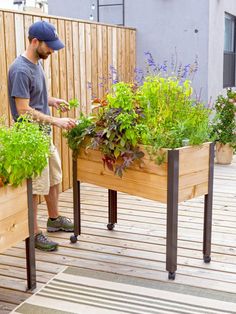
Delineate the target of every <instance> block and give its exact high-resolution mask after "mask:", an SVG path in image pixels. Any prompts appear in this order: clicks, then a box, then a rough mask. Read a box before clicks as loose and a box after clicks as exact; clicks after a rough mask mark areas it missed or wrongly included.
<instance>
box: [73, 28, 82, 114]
mask: <svg viewBox="0 0 236 314" xmlns="http://www.w3.org/2000/svg"><path fill="white" fill-rule="evenodd" d="M72 40H73V68H74V96H75V98H76V99H78V100H79V102H80V103H81V92H80V57H79V23H78V22H72ZM79 114H80V108H76V110H75V117H79Z"/></svg>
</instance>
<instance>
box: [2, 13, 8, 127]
mask: <svg viewBox="0 0 236 314" xmlns="http://www.w3.org/2000/svg"><path fill="white" fill-rule="evenodd" d="M4 33H5V26H4V16H3V12H0V53H1V58H0V82H1V84H0V116H3V115H4V118H6V123H7V124H8V123H9V116H10V110H9V104H8V93H7V64H6V43H5V35H4Z"/></svg>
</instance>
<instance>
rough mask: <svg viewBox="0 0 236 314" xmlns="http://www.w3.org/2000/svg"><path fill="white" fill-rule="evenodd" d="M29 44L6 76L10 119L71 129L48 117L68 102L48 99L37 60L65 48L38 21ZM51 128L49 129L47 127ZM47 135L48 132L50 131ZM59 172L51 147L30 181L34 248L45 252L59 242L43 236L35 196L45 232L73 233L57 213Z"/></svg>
mask: <svg viewBox="0 0 236 314" xmlns="http://www.w3.org/2000/svg"><path fill="white" fill-rule="evenodd" d="M28 39H29V45H28V47H27V49H26V51H25V52H24V53H23V54H22V55H20V56H19V57H17V58H16V60H15V61H14V62H13V64H12V65H11V66H10V69H9V73H8V93H9V100H10V107H11V113H12V116H13V119H14V120H16V119H17V118H18V117H19V115H22V114H26V113H27V114H30V116H32V118H33V119H34V120H36V121H38V122H39V123H42V124H47V125H54V126H56V127H59V128H61V129H66V130H69V129H71V128H73V127H74V126H75V125H76V124H75V120H73V119H71V118H58V117H52V116H51V115H50V110H49V106H52V107H55V108H58V107H59V106H60V108H61V104H64V106H62V108H63V111H65V110H67V109H68V103H67V102H66V101H64V100H62V99H58V98H53V97H48V94H47V87H46V81H45V75H44V72H43V68H42V65H41V61H40V59H47V58H48V56H50V55H51V54H52V53H53V52H54V51H55V50H59V49H62V48H64V44H63V43H62V42H61V40H60V39H59V38H58V35H57V32H56V29H55V27H54V26H53V25H52V24H50V23H48V22H45V21H38V22H36V23H34V24H32V25H31V26H30V28H29V37H28ZM49 129H50V128H49ZM49 132H50V131H49ZM61 179H62V173H61V165H60V159H59V155H58V152H57V150H56V148H55V146H54V145H53V144H51V156H50V158H49V162H48V166H47V167H46V168H45V169H44V170H43V172H42V174H41V176H40V177H37V178H36V179H33V208H34V216H35V219H34V220H35V247H37V248H38V249H41V250H44V251H54V250H56V249H57V247H58V243H56V242H54V241H51V240H50V239H49V238H47V236H46V235H44V234H43V233H42V232H41V231H40V230H39V227H38V223H37V199H38V198H37V195H44V196H45V200H46V203H47V208H48V215H49V218H48V221H47V231H48V232H54V231H60V230H63V231H70V232H71V231H73V228H74V225H73V223H72V222H71V220H70V219H68V218H66V217H63V216H60V215H59V211H58V198H59V184H60V183H61Z"/></svg>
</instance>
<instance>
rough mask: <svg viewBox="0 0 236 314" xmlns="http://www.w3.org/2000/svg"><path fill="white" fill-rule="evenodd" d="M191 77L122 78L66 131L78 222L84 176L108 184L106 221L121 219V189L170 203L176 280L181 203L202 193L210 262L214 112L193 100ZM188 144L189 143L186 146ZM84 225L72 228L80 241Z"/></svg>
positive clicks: (170, 259) (170, 253)
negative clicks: (139, 80)
mask: <svg viewBox="0 0 236 314" xmlns="http://www.w3.org/2000/svg"><path fill="white" fill-rule="evenodd" d="M191 96H192V87H191V83H190V81H188V80H186V81H185V82H181V81H180V80H179V79H178V78H176V77H165V78H163V77H160V76H158V75H157V76H148V77H146V79H145V81H144V83H143V84H142V85H141V86H139V87H138V86H135V85H133V84H128V83H123V82H120V83H117V84H114V85H113V87H112V91H111V93H109V94H108V95H107V96H106V98H105V99H103V100H99V99H95V100H94V104H95V105H96V108H97V111H98V112H97V114H96V115H94V114H92V115H90V116H89V117H85V116H81V117H80V119H79V121H78V125H77V127H76V128H74V129H72V130H70V131H69V132H67V133H66V134H65V136H66V137H67V139H68V144H69V146H70V147H71V148H72V150H73V157H74V160H75V161H74V169H73V172H74V210H75V217H74V218H75V223H76V224H75V227H76V226H77V223H78V224H80V218H79V214H78V212H80V200H79V195H80V193H79V182H80V181H82V182H88V183H91V184H95V185H99V186H103V187H105V188H107V189H108V190H109V223H108V229H113V227H114V224H115V223H116V222H117V205H116V191H121V192H125V193H129V194H131V195H137V196H141V197H146V198H149V199H153V200H157V201H160V202H163V203H167V270H168V271H169V278H170V279H174V278H175V270H176V263H177V262H176V258H177V253H176V250H177V216H178V215H177V212H178V210H177V209H178V202H180V201H184V200H188V199H191V198H193V197H196V196H200V195H206V197H205V224H204V249H203V254H204V261H205V262H209V261H210V235H211V205H212V203H211V201H212V182H213V167H212V165H213V161H212V160H213V145H212V144H211V143H209V138H210V137H209V134H210V126H209V115H210V114H211V111H210V110H209V109H207V108H205V107H204V106H203V105H202V104H201V103H199V102H198V101H197V100H194V99H192V98H191ZM186 143H188V146H186ZM79 233H80V225H79V226H78V227H76V228H75V237H72V238H71V241H72V242H75V241H76V240H77V238H76V237H77V235H78V234H79Z"/></svg>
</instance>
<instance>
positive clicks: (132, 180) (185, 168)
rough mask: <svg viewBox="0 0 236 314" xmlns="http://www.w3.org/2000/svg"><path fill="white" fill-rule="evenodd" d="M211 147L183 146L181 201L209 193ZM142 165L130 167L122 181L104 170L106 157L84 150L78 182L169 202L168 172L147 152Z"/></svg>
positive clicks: (79, 161)
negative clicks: (103, 160) (151, 159)
mask: <svg viewBox="0 0 236 314" xmlns="http://www.w3.org/2000/svg"><path fill="white" fill-rule="evenodd" d="M209 145H210V143H205V144H203V145H201V146H196V147H193V146H188V147H182V148H179V149H177V150H179V202H181V201H184V200H188V199H191V198H193V197H196V196H200V195H203V194H207V192H208V174H209ZM143 161H144V163H143V164H142V166H141V167H140V166H138V165H137V166H133V167H131V168H129V169H128V170H127V171H126V172H125V173H124V175H123V177H122V178H119V177H118V176H115V175H114V174H113V173H112V172H111V171H110V170H107V169H106V168H104V165H103V162H102V155H101V153H100V152H99V151H96V150H87V151H86V152H85V151H84V150H81V153H80V155H79V157H78V159H77V180H79V181H81V182H87V183H90V184H95V185H98V186H102V187H104V188H107V189H110V190H115V191H120V192H124V193H127V194H130V195H135V196H141V197H144V198H148V199H151V200H155V201H159V202H162V203H166V202H167V169H168V163H167V162H165V163H163V164H162V165H160V166H158V165H156V164H155V163H154V162H153V161H150V160H149V156H148V153H147V152H146V153H145V157H144V160H143Z"/></svg>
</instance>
